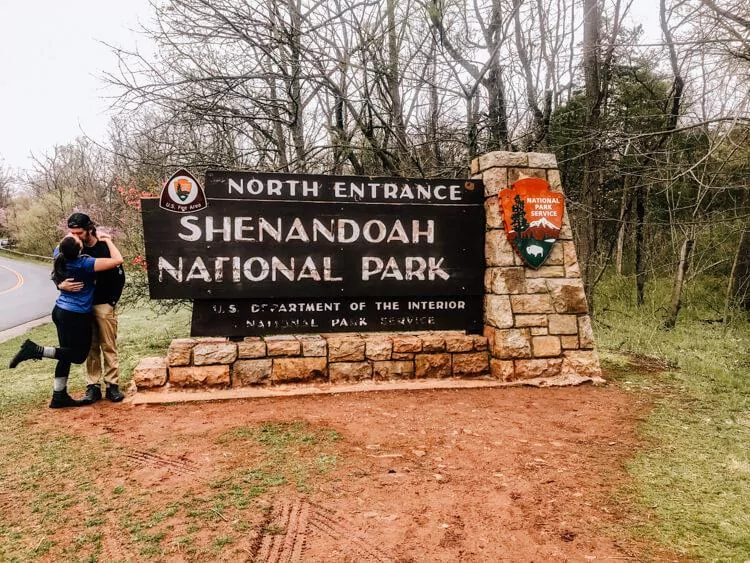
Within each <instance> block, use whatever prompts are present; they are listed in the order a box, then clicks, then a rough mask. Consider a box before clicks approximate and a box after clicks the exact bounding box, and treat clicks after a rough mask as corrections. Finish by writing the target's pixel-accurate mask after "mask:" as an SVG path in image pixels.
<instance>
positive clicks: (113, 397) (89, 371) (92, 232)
mask: <svg viewBox="0 0 750 563" xmlns="http://www.w3.org/2000/svg"><path fill="white" fill-rule="evenodd" d="M68 229H69V230H70V232H71V233H73V234H74V235H76V236H77V237H78V238H80V239H81V241H82V242H83V251H82V254H88V255H89V256H91V257H92V258H110V255H109V248H108V247H107V245H106V244H105V243H104V242H103V241H100V240H99V239H98V238H97V236H96V225H94V222H93V221H92V220H91V219H90V218H89V216H88V215H86V214H85V213H73V215H71V216H70V217H69V218H68ZM82 285H83V284H81V283H80V282H76V281H74V280H73V279H71V278H69V279H66V280H65V281H63V282H61V283H60V284H59V285H58V286H57V287H58V289H61V290H64V291H78V290H80V289H81V286H82ZM124 286H125V270H123V268H122V266H119V267H117V268H115V269H113V270H105V271H101V272H98V273H97V274H96V288H95V289H94V327H93V328H94V330H93V339H92V341H91V350H90V351H89V355H88V357H87V358H86V384H87V385H86V394H85V396H84V400H85V401H87V402H88V403H95V402H96V401H98V400H100V399H101V398H102V389H101V384H100V381H101V379H102V364H103V365H104V383H105V385H106V390H105V393H104V395H105V397H106V398H107V399H109V400H110V401H112V402H115V403H117V402H119V401H122V400H123V399H124V398H125V395H123V393H122V392H121V391H120V387H119V383H118V382H119V376H120V374H119V360H118V357H117V311H116V307H117V302H118V301H119V300H120V296H121V295H122V289H123V287H124Z"/></svg>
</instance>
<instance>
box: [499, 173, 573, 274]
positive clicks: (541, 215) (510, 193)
mask: <svg viewBox="0 0 750 563" xmlns="http://www.w3.org/2000/svg"><path fill="white" fill-rule="evenodd" d="M498 197H499V198H500V207H501V209H502V211H503V223H504V225H505V232H506V234H507V236H508V241H509V242H510V244H511V246H512V247H513V250H515V252H516V254H518V256H520V257H521V260H523V262H524V263H525V264H526V265H528V266H530V267H532V268H534V269H537V268H539V267H540V266H541V265H542V264H544V262H545V260H547V258H548V257H549V254H550V252H551V251H552V246H553V245H554V244H555V242H556V241H557V239H558V237H559V236H560V229H561V228H562V220H563V212H564V210H565V201H564V198H563V194H562V193H560V192H553V191H551V190H550V189H549V184H548V183H547V181H546V180H543V179H541V178H522V179H520V180H518V181H516V182H515V183H514V184H513V185H512V186H511V187H510V188H509V189H507V190H502V191H500V193H499V194H498Z"/></svg>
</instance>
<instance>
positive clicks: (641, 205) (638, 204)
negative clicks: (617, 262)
mask: <svg viewBox="0 0 750 563" xmlns="http://www.w3.org/2000/svg"><path fill="white" fill-rule="evenodd" d="M645 222H646V194H645V190H644V187H643V186H640V185H639V186H638V187H637V188H636V190H635V294H636V295H635V302H636V304H637V305H638V306H640V305H643V301H644V299H643V288H644V287H645V285H646V268H645V266H644V260H643V258H644V257H643V255H644V253H645V249H644V244H643V241H644V239H645V237H644V236H643V233H644V228H645Z"/></svg>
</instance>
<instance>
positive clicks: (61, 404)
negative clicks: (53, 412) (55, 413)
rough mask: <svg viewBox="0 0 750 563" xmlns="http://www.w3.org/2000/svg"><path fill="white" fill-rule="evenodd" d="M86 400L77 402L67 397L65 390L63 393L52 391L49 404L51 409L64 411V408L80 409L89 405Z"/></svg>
mask: <svg viewBox="0 0 750 563" xmlns="http://www.w3.org/2000/svg"><path fill="white" fill-rule="evenodd" d="M90 404H91V403H89V402H88V401H86V400H82V401H79V400H77V399H74V398H73V397H71V396H70V395H68V391H67V390H63V391H52V400H51V401H50V403H49V408H51V409H64V408H66V407H82V406H84V405H90Z"/></svg>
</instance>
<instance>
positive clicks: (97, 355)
mask: <svg viewBox="0 0 750 563" xmlns="http://www.w3.org/2000/svg"><path fill="white" fill-rule="evenodd" d="M102 364H104V382H105V383H106V384H107V385H117V381H118V379H117V378H118V377H119V370H118V368H119V365H120V363H119V360H118V358H117V313H116V312H115V308H114V307H112V305H109V304H108V303H103V304H101V305H94V330H93V338H92V339H91V350H89V356H88V358H86V383H88V384H89V385H99V382H100V381H101V379H102Z"/></svg>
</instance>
